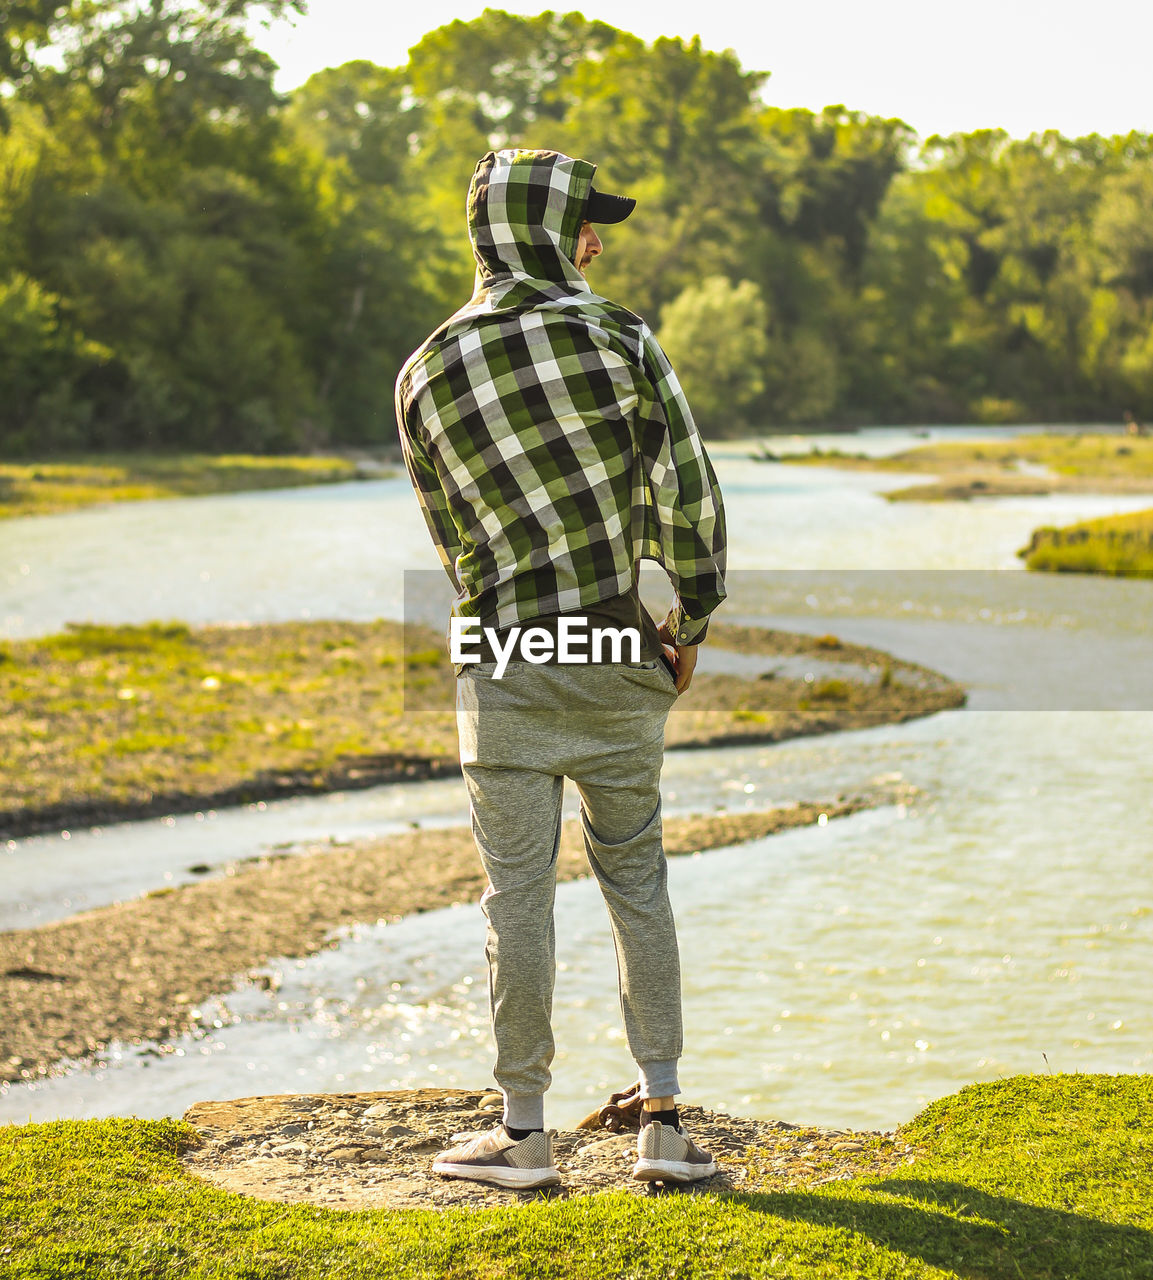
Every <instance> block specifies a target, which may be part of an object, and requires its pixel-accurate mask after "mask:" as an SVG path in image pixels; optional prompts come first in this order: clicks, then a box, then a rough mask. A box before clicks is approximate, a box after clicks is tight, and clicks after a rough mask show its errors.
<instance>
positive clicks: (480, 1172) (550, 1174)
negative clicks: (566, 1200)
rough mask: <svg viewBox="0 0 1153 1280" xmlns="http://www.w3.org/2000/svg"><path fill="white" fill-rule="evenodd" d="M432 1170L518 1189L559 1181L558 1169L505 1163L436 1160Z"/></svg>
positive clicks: (543, 1185) (555, 1183) (547, 1184)
mask: <svg viewBox="0 0 1153 1280" xmlns="http://www.w3.org/2000/svg"><path fill="white" fill-rule="evenodd" d="M432 1171H433V1173H439V1174H440V1175H441V1177H442V1178H471V1179H472V1181H473V1182H491V1183H492V1184H493V1186H496V1187H509V1188H511V1189H513V1190H518V1191H528V1190H531V1189H532V1188H534V1187H555V1186H557V1184H558V1183H559V1182H560V1171H559V1170H558V1169H513V1168H510V1167H508V1166H505V1165H475V1164H450V1163H449V1162H448V1161H441V1160H437V1161H435V1162H434V1163H433V1166H432Z"/></svg>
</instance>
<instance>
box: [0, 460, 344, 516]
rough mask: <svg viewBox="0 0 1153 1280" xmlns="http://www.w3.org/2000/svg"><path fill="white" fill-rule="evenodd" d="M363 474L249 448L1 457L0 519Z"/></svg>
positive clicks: (325, 481)
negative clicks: (19, 459) (24, 459)
mask: <svg viewBox="0 0 1153 1280" xmlns="http://www.w3.org/2000/svg"><path fill="white" fill-rule="evenodd" d="M363 477H364V472H363V471H362V469H361V468H360V466H359V465H358V464H357V463H355V462H353V461H351V460H349V459H347V458H335V457H332V458H306V457H283V458H279V457H256V456H253V455H251V454H231V455H222V456H212V455H207V454H172V455H166V454H155V455H148V454H124V455H101V456H94V457H84V458H70V459H68V460H66V461H57V462H29V463H16V462H0V519H2V518H4V517H5V516H28V515H47V514H49V513H51V512H57V511H74V510H76V509H78V508H80V507H88V506H92V505H93V504H95V503H98V502H132V501H138V500H140V499H142V498H177V497H188V496H190V495H192V494H203V493H237V492H241V491H245V490H251V489H287V488H292V487H294V486H296V485H307V484H328V483H333V482H336V481H343V480H357V479H362V478H363Z"/></svg>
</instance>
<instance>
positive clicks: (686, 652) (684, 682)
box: [657, 622, 698, 693]
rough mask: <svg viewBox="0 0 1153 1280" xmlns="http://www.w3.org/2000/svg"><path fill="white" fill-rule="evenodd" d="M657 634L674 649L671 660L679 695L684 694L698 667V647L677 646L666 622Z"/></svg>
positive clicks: (670, 655) (670, 656)
mask: <svg viewBox="0 0 1153 1280" xmlns="http://www.w3.org/2000/svg"><path fill="white" fill-rule="evenodd" d="M657 634H658V635H659V636H660V638H661V641H662V643H664V644H666V645H668V646H669V648H671V649H672V653H670V654H669V659H670V660H671V662H672V664H673V666H674V667H675V668H676V682H677V693H684V692H685V690H686V689H687V688H688V687H689V685H690V684H692V682H693V670H694V668H695V667H696V665H697V647H698V646H697V645H695V644H677V642H676V641H675V640H674V639H673V633H672V632H671V631H670V630H669V628H668V625H667V624H666V623H664V622H662V623H661V625H660V627H658V629H657Z"/></svg>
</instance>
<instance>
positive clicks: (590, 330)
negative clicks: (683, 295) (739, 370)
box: [396, 151, 725, 644]
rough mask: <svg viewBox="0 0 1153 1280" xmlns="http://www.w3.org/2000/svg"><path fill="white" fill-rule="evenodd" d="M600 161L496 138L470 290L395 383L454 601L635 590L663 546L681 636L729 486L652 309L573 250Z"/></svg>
mask: <svg viewBox="0 0 1153 1280" xmlns="http://www.w3.org/2000/svg"><path fill="white" fill-rule="evenodd" d="M595 172H596V167H595V166H594V165H592V164H590V163H588V162H587V161H585V160H576V159H571V158H570V157H568V156H564V155H560V154H558V153H557V152H554V151H498V152H495V153H494V152H489V153H488V154H487V155H486V156H485V157H484V158H483V159H482V160H481V162H480V163H479V164H478V165H477V168H476V172H475V173H474V174H473V179H472V183H471V185H470V187H469V195H468V226H469V234H470V238H471V240H472V245H473V252H474V256H475V258H476V262H477V275H476V288H475V292H474V293H473V296H472V299H471V300H470V301H469V303H468V304H467V305H466V306H465V307H463V308H462V309H461V310H460V311H458V312H457V313H456V314H455V315H454V316H452V317H451V318H450V319H449V320H447V321H446V322H445V323H444V324H443V325H442V326H441V327H440V328H439V329H437V330H436V332H434V333H433V334H432V335H431V337H429V338H428V339H427V341H426V342H425V343H424V344H423V345H422V346H421V347H420V348H419V349H418V350H417V351H416V352H414V354H413V355H412V356H411V357H410V358H409V360H408V361H407V363H406V364H405V366H404V368H403V369H402V370H401V373H400V376H399V378H398V379H397V384H396V415H397V422H398V425H399V428H400V439H401V446H402V449H403V453H404V459H405V465H406V467H407V469H408V473H409V476H410V478H411V479H412V483H413V486H414V488H415V490H416V494H417V497H418V499H419V501H420V505H421V508H422V510H423V512H424V516H425V519H426V521H427V523H428V527H429V531H430V533H431V534H432V538H433V541H434V543H435V544H436V548H437V551H438V553H439V555H440V559H441V562H442V563H443V565H444V567H445V569H446V570H447V571H448V575H449V577H450V578H451V580H452V583H453V585H454V587H455V588H456V590H457V592H458V596H457V600H456V603H455V604H454V606H453V613H454V614H457V615H459V616H462V617H477V618H480V619H481V620H482V622H483V623H484V624H485V625H491V626H495V627H497V628H505V627H508V626H511V625H513V624H515V623H522V622H529V621H531V620H532V619H534V618H540V617H546V616H549V615H555V614H560V613H573V612H578V611H580V610H582V609H585V608H589V607H592V606H595V605H596V604H598V603H599V602H602V601H606V600H609V599H611V598H613V597H617V596H621V595H623V594H625V593H626V592H629V591H630V590H633V589H634V587H635V583H636V576H637V570H638V567H639V562H640V561H641V560H642V559H651V560H655V561H657V562H658V563H659V564H661V565H663V566H664V568H665V570H666V571H667V573H668V574H669V577H670V579H671V580H672V583H673V587H674V589H675V591H676V595H677V603H676V604H675V605H674V606H673V608H672V610H670V613H669V616H668V618H667V619H666V621H667V623H668V625H669V628H670V631H671V633H672V634H673V636H674V637H675V638H676V640H677V642H678V643H681V644H689V643H695V642H698V641H699V640H701V639H703V637H704V634H705V632H706V630H707V628H708V618H709V615H710V614H711V613H712V611H713V610H714V609H715V608H716V607H717V605H719V604H720V603H721V601H722V600H723V599H724V596H725V588H724V569H725V524H724V511H723V508H722V504H721V495H720V490H719V488H718V486H717V481H716V477H715V475H714V473H713V469H712V465H711V464H710V462H709V459H708V456H707V454H706V453H705V450H704V447H703V445H702V443H701V439H700V436H699V434H698V431H697V428H696V425H695V424H694V422H693V418H692V414H691V413H690V411H689V407H688V404H687V403H686V401H685V397H684V394H683V392H682V391H681V388H680V385H679V383H678V382H677V378H676V375H675V374H674V372H673V370H672V367H671V365H670V364H669V362H668V359H667V358H666V357H665V354H664V352H663V351H662V350H661V348H660V346H659V345H658V343H657V341H656V338H655V337H654V336H653V334H652V332H651V331H650V329H649V328H648V326H647V325H646V324H645V323H644V321H643V320H641V319H640V318H639V317H638V316H636V315H634V314H633V313H632V312H631V311H626V310H625V309H624V308H623V307H619V306H617V305H616V304H615V303H612V302H609V301H607V300H606V299H604V298H602V297H599V296H598V295H597V294H595V293H593V291H592V290H591V289H590V287H589V285H588V283H587V282H586V280H585V279H584V277H583V276H582V275H581V273H580V272H579V271H578V270H577V268H576V267H575V265H574V264H573V257H574V255H575V253H576V249H577V237H578V233H579V231H580V227H581V224H582V221H583V218H584V206H585V201H586V199H587V197H588V192H589V188H590V186H591V185H592V180H593V175H594V173H595Z"/></svg>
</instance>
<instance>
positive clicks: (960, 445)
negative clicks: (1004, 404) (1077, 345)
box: [779, 434, 1153, 485]
mask: <svg viewBox="0 0 1153 1280" xmlns="http://www.w3.org/2000/svg"><path fill="white" fill-rule="evenodd" d="M779 461H781V462H789V463H802V464H804V463H817V464H820V465H822V466H829V465H832V466H847V467H852V468H855V469H861V470H868V471H925V472H932V473H934V474H938V475H948V474H949V473H951V472H957V471H965V472H973V471H985V470H989V471H1007V472H1011V473H1014V472H1016V468H1017V464H1018V463H1021V462H1024V463H1029V464H1032V465H1034V466H1042V467H1047V468H1048V469H1049V470H1051V471H1052V472H1053V473H1054V474H1055V475H1058V476H1069V477H1078V478H1085V479H1096V480H1136V481H1141V480H1148V481H1150V483H1151V485H1153V438H1151V437H1141V436H1119V435H1101V434H1096V435H1094V434H1086V435H1051V436H1048V435H1036V436H1015V437H1014V438H1013V439H1011V440H991V441H990V440H985V441H960V440H944V441H939V442H934V443H933V444H926V445H919V446H918V447H917V448H915V449H906V450H904V451H902V452H901V453H895V454H891V455H889V456H887V457H884V458H867V457H865V456H864V455H863V454H848V453H844V452H841V451H840V450H836V449H830V450H826V451H822V450H820V449H814V450H813V451H812V452H811V453H801V454H796V455H790V456H786V457H782V458H780V459H779Z"/></svg>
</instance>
